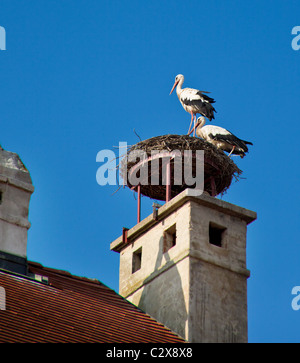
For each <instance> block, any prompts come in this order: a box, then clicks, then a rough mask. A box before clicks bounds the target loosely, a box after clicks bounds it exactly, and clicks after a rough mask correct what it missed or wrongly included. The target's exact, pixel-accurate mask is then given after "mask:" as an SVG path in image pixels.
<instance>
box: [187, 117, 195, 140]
mask: <svg viewBox="0 0 300 363" xmlns="http://www.w3.org/2000/svg"><path fill="white" fill-rule="evenodd" d="M191 116H192V117H191V123H190V127H189V131H188V135H189V134H190V131H191V127H192V124H193V119H194V114H193V112H191Z"/></svg>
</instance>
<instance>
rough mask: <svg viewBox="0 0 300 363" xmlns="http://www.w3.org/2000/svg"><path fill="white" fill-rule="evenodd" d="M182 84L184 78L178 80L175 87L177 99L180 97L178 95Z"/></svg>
mask: <svg viewBox="0 0 300 363" xmlns="http://www.w3.org/2000/svg"><path fill="white" fill-rule="evenodd" d="M183 82H184V78H180V81H179V82H178V85H177V87H176V93H177V96H178V97H179V96H180V93H181V91H182V85H183Z"/></svg>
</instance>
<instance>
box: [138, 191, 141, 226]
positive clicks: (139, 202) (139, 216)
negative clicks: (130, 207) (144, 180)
mask: <svg viewBox="0 0 300 363" xmlns="http://www.w3.org/2000/svg"><path fill="white" fill-rule="evenodd" d="M137 192H138V206H137V222H138V223H140V221H141V185H140V184H139V185H138V186H137Z"/></svg>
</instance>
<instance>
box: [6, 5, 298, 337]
mask: <svg viewBox="0 0 300 363" xmlns="http://www.w3.org/2000/svg"><path fill="white" fill-rule="evenodd" d="M297 25H300V3H299V1H292V0H289V1H288V2H287V1H283V0H282V1H258V0H251V1H200V0H198V1H188V0H187V1H157V0H152V1H148V2H146V1H137V0H131V1H117V0H110V1H100V0H99V1H96V0H88V1H83V0H77V1H74V0H73V1H69V0H64V1H58V0H57V1H55V0H51V1H50V0H48V1H46V0H44V1H38V0H31V1H25V0H17V1H16V0H1V3H0V26H2V27H4V28H5V29H6V47H7V50H6V51H0V72H1V73H0V75H1V82H0V123H1V133H0V144H2V146H3V147H4V148H5V149H7V150H10V151H14V152H17V153H18V154H19V155H20V156H21V158H22V160H23V162H24V163H25V165H26V166H27V167H28V169H29V171H30V173H31V176H32V179H33V183H34V185H35V188H36V189H35V192H34V194H33V196H32V201H31V205H30V215H29V218H30V221H31V223H32V227H31V229H30V231H29V242H28V258H29V259H30V260H33V261H38V262H40V263H42V264H44V265H46V266H49V267H53V268H59V269H64V270H68V271H70V272H71V273H73V274H77V275H80V276H87V277H90V278H97V279H99V280H100V281H102V282H103V283H105V284H106V285H108V286H110V287H111V288H113V289H115V290H118V269H119V256H118V254H117V253H115V252H111V251H110V249H109V245H110V242H111V241H113V240H114V239H115V238H117V237H118V236H119V235H120V234H121V231H122V227H123V226H126V227H132V226H133V225H134V224H135V223H136V201H135V199H134V197H133V195H132V193H131V192H130V191H129V190H128V189H124V190H119V191H118V192H117V193H116V194H114V195H112V194H113V192H114V191H115V190H116V189H117V187H115V186H106V187H100V186H99V185H98V184H97V183H96V171H97V168H98V167H99V164H97V163H96V155H97V153H98V151H100V150H102V149H112V148H113V146H116V145H118V143H119V141H127V143H128V144H135V143H136V142H138V138H137V136H136V135H135V134H134V132H133V129H135V130H136V132H137V133H138V134H139V135H140V136H141V138H142V139H146V138H149V137H152V136H157V135H164V134H168V133H172V134H184V133H186V131H187V128H188V126H189V121H190V116H189V115H188V114H187V113H186V112H185V111H184V110H183V108H182V107H181V105H180V103H179V101H178V99H177V96H176V94H173V95H172V96H169V92H170V89H171V87H172V85H173V82H174V78H175V76H176V75H177V74H178V73H182V74H184V75H185V83H184V86H186V87H194V88H198V89H203V90H209V91H211V92H212V96H213V97H214V98H215V100H216V104H215V107H216V109H217V111H218V113H217V115H216V120H215V121H214V123H215V124H218V125H220V126H224V127H226V128H228V129H229V130H231V131H232V132H234V133H235V134H237V136H239V137H241V138H244V139H246V140H250V141H252V142H253V144H254V145H253V147H251V149H250V153H249V154H248V155H247V156H246V158H244V159H243V160H241V159H239V158H237V157H235V158H234V161H235V162H236V163H237V164H238V166H239V167H240V168H241V169H242V170H243V177H244V178H245V179H242V180H240V181H239V182H238V183H234V184H233V185H232V187H231V188H230V190H229V191H228V193H227V194H226V195H225V196H224V197H223V199H224V200H226V201H229V202H231V203H234V204H238V205H240V206H242V207H245V208H248V209H252V210H254V211H256V212H257V213H258V220H257V221H256V222H254V223H253V224H251V225H250V226H249V229H248V246H247V264H248V268H249V269H250V271H251V277H250V278H249V280H248V309H249V341H250V342H300V332H299V326H300V310H299V311H294V310H293V309H292V308H291V301H292V297H293V296H292V295H291V290H292V288H293V287H294V286H296V285H300V262H299V256H300V230H299V199H300V198H299V191H298V187H299V178H300V172H299V135H300V126H299V99H300V97H299V96H300V95H299V86H300V71H299V70H300V50H299V51H295V50H293V49H292V47H291V41H292V39H293V36H292V35H291V31H292V28H293V27H294V26H297ZM151 204H152V201H151V200H148V199H147V198H143V199H142V206H143V211H142V217H146V216H147V215H149V214H150V213H151Z"/></svg>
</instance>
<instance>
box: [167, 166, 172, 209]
mask: <svg viewBox="0 0 300 363" xmlns="http://www.w3.org/2000/svg"><path fill="white" fill-rule="evenodd" d="M170 199H171V161H170V160H169V161H168V163H167V165H166V202H169V201H170Z"/></svg>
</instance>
